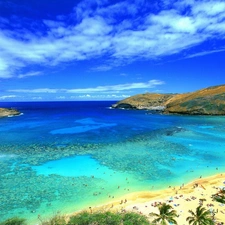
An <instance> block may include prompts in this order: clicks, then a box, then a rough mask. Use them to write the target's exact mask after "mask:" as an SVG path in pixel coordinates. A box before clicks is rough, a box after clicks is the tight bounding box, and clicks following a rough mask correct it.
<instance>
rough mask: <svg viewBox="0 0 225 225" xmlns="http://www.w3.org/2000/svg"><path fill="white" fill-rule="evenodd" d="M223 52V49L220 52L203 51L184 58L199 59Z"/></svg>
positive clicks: (224, 49)
mask: <svg viewBox="0 0 225 225" xmlns="http://www.w3.org/2000/svg"><path fill="white" fill-rule="evenodd" d="M224 51H225V48H223V49H220V50H212V51H204V52H199V53H196V54H192V55H189V56H187V57H186V58H194V57H199V56H204V55H209V54H213V53H217V52H224Z"/></svg>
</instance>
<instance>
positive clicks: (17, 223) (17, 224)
mask: <svg viewBox="0 0 225 225" xmlns="http://www.w3.org/2000/svg"><path fill="white" fill-rule="evenodd" d="M25 221H26V220H25V219H21V218H18V217H14V218H11V219H8V220H6V221H4V222H2V223H0V225H26V222H25Z"/></svg>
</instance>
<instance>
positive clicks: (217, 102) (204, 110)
mask: <svg viewBox="0 0 225 225" xmlns="http://www.w3.org/2000/svg"><path fill="white" fill-rule="evenodd" d="M124 106H126V107H124ZM113 107H114V108H125V109H148V110H160V111H162V112H163V113H165V114H171V113H173V114H175V113H176V114H189V115H225V85H220V86H213V87H209V88H205V89H202V90H198V91H195V92H191V93H185V94H151V93H146V94H140V95H135V96H132V97H130V98H127V99H124V100H122V101H119V102H117V103H116V104H115V105H113Z"/></svg>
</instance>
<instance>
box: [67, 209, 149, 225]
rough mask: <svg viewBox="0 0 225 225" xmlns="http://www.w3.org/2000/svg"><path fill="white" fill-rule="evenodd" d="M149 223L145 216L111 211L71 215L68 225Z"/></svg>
mask: <svg viewBox="0 0 225 225" xmlns="http://www.w3.org/2000/svg"><path fill="white" fill-rule="evenodd" d="M92 224H93V225H106V224H107V225H119V224H121V225H140V224H142V225H150V222H149V221H148V218H147V217H146V216H143V215H140V214H137V213H133V212H129V213H112V212H103V213H100V212H96V213H92V214H90V213H88V212H83V213H80V214H78V215H76V216H72V217H71V218H70V220H69V222H68V225H92Z"/></svg>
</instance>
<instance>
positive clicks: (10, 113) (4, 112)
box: [0, 108, 20, 117]
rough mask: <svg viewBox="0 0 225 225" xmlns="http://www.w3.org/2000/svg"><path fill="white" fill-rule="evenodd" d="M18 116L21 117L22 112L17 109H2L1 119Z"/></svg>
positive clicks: (0, 109)
mask: <svg viewBox="0 0 225 225" xmlns="http://www.w3.org/2000/svg"><path fill="white" fill-rule="evenodd" d="M17 115H20V112H19V111H18V110H16V109H6V108H0V117H6V116H17Z"/></svg>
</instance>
